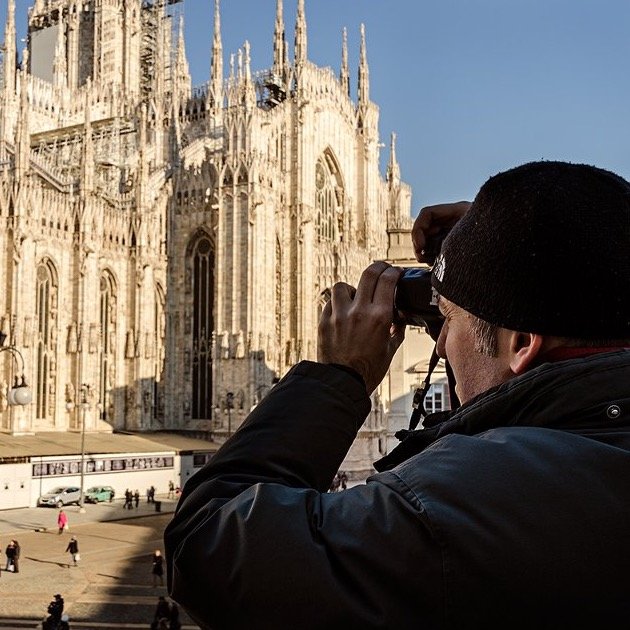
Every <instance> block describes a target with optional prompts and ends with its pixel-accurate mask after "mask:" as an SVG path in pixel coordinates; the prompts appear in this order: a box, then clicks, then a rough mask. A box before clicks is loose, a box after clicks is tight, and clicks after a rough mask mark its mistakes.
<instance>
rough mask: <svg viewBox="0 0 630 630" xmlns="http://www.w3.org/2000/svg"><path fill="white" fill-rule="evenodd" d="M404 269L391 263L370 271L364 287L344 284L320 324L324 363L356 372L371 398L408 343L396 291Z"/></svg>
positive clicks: (363, 280) (363, 277)
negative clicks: (397, 321) (396, 305)
mask: <svg viewBox="0 0 630 630" xmlns="http://www.w3.org/2000/svg"><path fill="white" fill-rule="evenodd" d="M401 273H402V270H401V269H398V268H396V267H391V266H390V265H388V264H387V263H384V262H377V263H373V264H372V265H370V266H369V267H368V268H367V269H366V270H365V271H364V272H363V274H362V275H361V280H360V281H359V286H358V287H357V288H356V289H355V288H354V287H352V286H350V285H349V284H346V283H345V282H338V283H337V284H335V286H334V287H333V288H332V295H331V299H330V301H329V302H328V304H326V306H325V308H324V311H323V313H322V317H321V319H320V322H319V340H318V351H317V355H318V357H317V358H318V361H319V362H320V363H337V364H339V365H345V366H348V367H351V368H353V369H354V370H356V371H357V372H358V373H359V374H360V375H361V376H362V377H363V380H364V381H365V387H366V389H367V392H368V394H371V393H372V392H373V391H374V390H375V389H376V387H377V385H378V384H379V383H380V382H381V381H382V380H383V377H384V376H385V374H386V372H387V370H388V369H389V364H390V363H391V360H392V358H393V356H394V354H395V352H396V350H397V349H398V346H400V344H401V343H402V341H403V339H404V337H405V328H404V326H400V325H394V324H393V323H392V321H393V319H394V290H395V288H396V283H397V282H398V278H399V277H400V274H401Z"/></svg>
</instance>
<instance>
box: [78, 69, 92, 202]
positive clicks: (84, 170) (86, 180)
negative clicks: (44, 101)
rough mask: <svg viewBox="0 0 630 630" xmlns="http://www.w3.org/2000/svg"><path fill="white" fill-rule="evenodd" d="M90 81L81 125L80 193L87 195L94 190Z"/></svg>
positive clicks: (86, 90) (87, 86)
mask: <svg viewBox="0 0 630 630" xmlns="http://www.w3.org/2000/svg"><path fill="white" fill-rule="evenodd" d="M91 107H92V82H91V81H90V79H88V82H87V85H86V88H85V123H84V125H83V150H82V152H81V194H82V196H83V197H86V196H88V195H89V194H90V193H91V192H92V191H93V190H94V142H93V139H92V112H91Z"/></svg>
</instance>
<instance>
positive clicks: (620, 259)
mask: <svg viewBox="0 0 630 630" xmlns="http://www.w3.org/2000/svg"><path fill="white" fill-rule="evenodd" d="M432 282H433V286H434V287H435V288H436V290H437V291H438V293H440V295H443V296H444V297H445V298H447V299H448V300H450V301H451V302H453V303H454V304H457V305H458V306H460V307H461V308H463V309H465V310H466V311H468V312H470V313H472V314H473V315H475V316H477V317H479V318H480V319H482V320H484V321H486V322H489V323H491V324H495V325H497V326H500V327H503V328H508V329H510V330H516V331H520V332H531V333H539V334H544V335H553V336H559V337H571V338H578V339H610V340H614V339H627V338H630V184H629V183H628V182H627V181H626V180H625V179H623V178H621V177H619V176H618V175H615V174H614V173H611V172H609V171H605V170H602V169H599V168H596V167H594V166H587V165H584V164H568V163H565V162H532V163H529V164H524V165H523V166H518V167H516V168H514V169H511V170H509V171H506V172H504V173H499V174H498V175H495V176H494V177H491V178H490V179H489V180H488V181H487V182H486V183H485V184H484V185H483V186H482V187H481V189H480V191H479V193H478V194H477V197H476V198H475V200H474V202H473V204H472V206H471V208H470V210H469V211H468V212H467V214H466V215H465V216H464V217H463V218H462V219H461V220H460V221H459V222H458V223H457V225H456V226H455V227H454V228H453V230H452V231H451V233H450V234H449V235H448V237H447V238H446V239H445V241H444V244H443V246H442V253H441V255H440V257H439V258H438V260H437V262H436V264H435V266H434V268H433V274H432Z"/></svg>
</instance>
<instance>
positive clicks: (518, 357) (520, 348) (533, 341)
mask: <svg viewBox="0 0 630 630" xmlns="http://www.w3.org/2000/svg"><path fill="white" fill-rule="evenodd" d="M542 346H543V337H542V335H536V334H534V333H524V332H516V331H512V334H511V336H510V369H511V370H512V372H514V374H523V372H527V370H529V369H530V368H531V366H532V364H533V363H534V361H535V360H536V358H537V357H538V355H539V354H540V352H541V348H542Z"/></svg>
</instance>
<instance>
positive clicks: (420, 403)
mask: <svg viewBox="0 0 630 630" xmlns="http://www.w3.org/2000/svg"><path fill="white" fill-rule="evenodd" d="M439 360H440V357H439V356H438V353H437V344H436V345H435V346H433V352H432V353H431V358H430V359H429V368H428V370H427V375H426V377H425V379H424V382H423V383H422V385H421V386H420V387H418V388H417V389H416V391H415V392H414V393H413V401H412V406H413V411H412V412H411V418H409V430H410V431H414V430H415V429H416V427H417V426H418V425H419V424H420V421H421V420H422V419H423V418H426V416H427V415H428V414H427V410H426V409H425V407H424V399H425V398H426V395H427V393H428V391H429V388H430V387H431V375H432V374H433V370H435V367H436V366H437V364H438V361H439Z"/></svg>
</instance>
